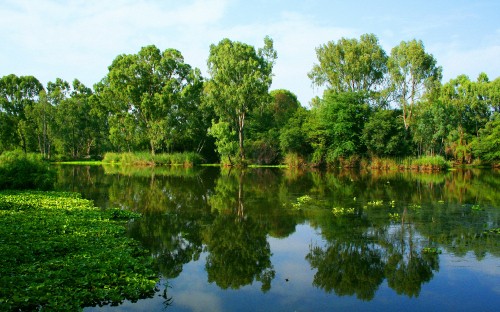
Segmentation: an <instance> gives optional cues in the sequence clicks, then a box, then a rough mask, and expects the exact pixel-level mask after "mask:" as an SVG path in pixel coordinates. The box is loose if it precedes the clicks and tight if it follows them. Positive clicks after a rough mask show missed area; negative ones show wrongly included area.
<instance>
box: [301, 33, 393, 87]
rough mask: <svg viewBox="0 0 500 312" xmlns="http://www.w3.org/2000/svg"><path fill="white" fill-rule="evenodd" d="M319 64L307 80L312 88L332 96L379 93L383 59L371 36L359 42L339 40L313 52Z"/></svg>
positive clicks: (374, 37) (384, 59)
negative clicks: (346, 93) (332, 93)
mask: <svg viewBox="0 0 500 312" xmlns="http://www.w3.org/2000/svg"><path fill="white" fill-rule="evenodd" d="M316 56H317V58H318V61H319V63H318V64H315V65H314V66H313V69H312V70H311V71H310V72H309V74H308V76H309V78H310V79H311V80H312V81H313V84H314V85H317V86H326V87H327V88H328V89H331V90H333V91H336V92H360V91H362V92H369V93H374V92H378V91H380V90H381V89H382V86H383V83H384V76H385V73H386V72H387V55H386V53H385V51H384V49H382V47H381V46H380V44H379V42H378V39H377V37H376V36H375V35H374V34H364V35H361V37H360V39H359V40H357V39H347V38H342V39H340V40H339V41H337V43H335V42H333V41H330V42H328V43H326V44H324V45H321V46H319V47H318V48H316Z"/></svg>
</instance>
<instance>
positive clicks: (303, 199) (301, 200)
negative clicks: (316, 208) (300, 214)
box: [292, 195, 312, 209]
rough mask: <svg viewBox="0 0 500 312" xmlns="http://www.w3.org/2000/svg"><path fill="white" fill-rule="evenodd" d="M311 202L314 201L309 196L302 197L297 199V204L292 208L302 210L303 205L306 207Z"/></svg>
mask: <svg viewBox="0 0 500 312" xmlns="http://www.w3.org/2000/svg"><path fill="white" fill-rule="evenodd" d="M311 201H312V198H311V196H309V195H304V196H300V197H299V198H297V202H295V203H293V204H292V207H293V208H296V209H300V208H301V207H302V206H303V205H305V204H307V203H309V202H311Z"/></svg>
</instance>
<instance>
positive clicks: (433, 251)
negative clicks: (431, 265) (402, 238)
mask: <svg viewBox="0 0 500 312" xmlns="http://www.w3.org/2000/svg"><path fill="white" fill-rule="evenodd" d="M422 252H423V253H426V254H434V255H437V254H441V253H442V251H441V250H440V249H438V248H436V247H424V248H422Z"/></svg>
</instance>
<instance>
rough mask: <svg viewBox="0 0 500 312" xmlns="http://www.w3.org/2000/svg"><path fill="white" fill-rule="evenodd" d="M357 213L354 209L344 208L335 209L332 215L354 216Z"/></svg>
mask: <svg viewBox="0 0 500 312" xmlns="http://www.w3.org/2000/svg"><path fill="white" fill-rule="evenodd" d="M354 212H355V209H354V208H343V207H333V209H332V213H333V214H334V215H335V216H337V217H340V216H345V215H353V214H354Z"/></svg>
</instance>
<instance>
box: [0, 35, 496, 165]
mask: <svg viewBox="0 0 500 312" xmlns="http://www.w3.org/2000/svg"><path fill="white" fill-rule="evenodd" d="M316 55H317V63H316V64H314V65H313V67H312V69H311V71H310V72H309V73H308V76H309V78H310V79H311V80H312V82H313V84H314V85H315V86H319V87H325V88H326V90H325V92H324V94H323V96H322V97H321V98H320V97H315V98H313V99H311V100H310V103H309V104H310V105H309V107H308V108H306V107H302V106H301V104H300V103H299V101H298V99H297V96H296V95H295V94H294V93H293V92H291V91H289V90H286V89H278V90H273V91H271V92H269V88H270V86H271V83H272V77H273V73H272V71H273V67H274V65H275V62H276V59H277V54H276V51H275V50H274V44H273V41H272V39H270V38H269V37H266V38H265V39H264V46H263V47H262V48H260V49H255V48H254V47H253V46H251V45H248V44H245V43H241V42H237V41H231V40H230V39H223V40H222V41H220V42H219V43H218V44H212V45H211V46H210V53H209V56H208V60H207V64H208V73H209V75H210V77H209V78H207V79H206V80H205V79H204V78H203V77H202V75H201V72H200V70H199V69H197V68H192V67H191V66H190V65H189V64H187V63H185V61H184V57H183V56H182V54H181V52H180V51H178V50H175V49H166V50H164V51H160V50H159V49H158V48H157V47H156V46H154V45H150V46H145V47H143V48H141V49H140V50H139V51H138V52H137V53H135V54H121V55H118V56H117V57H116V58H115V59H114V60H113V61H112V63H111V65H110V66H109V68H108V70H109V71H108V73H107V75H106V76H105V77H104V78H103V79H102V80H101V81H99V82H98V83H96V84H95V85H94V86H93V89H91V88H89V87H86V86H85V85H84V84H82V83H81V82H80V81H79V80H78V79H74V80H73V82H72V83H69V82H67V81H65V80H63V79H61V78H56V79H55V81H49V82H48V83H47V86H46V88H45V89H44V87H43V86H42V85H41V83H40V82H39V81H38V80H37V79H36V78H35V77H33V76H19V77H18V76H16V75H14V74H11V75H7V76H4V77H2V78H0V153H1V152H4V151H12V150H16V149H21V150H23V151H24V152H26V153H29V152H33V153H39V154H40V155H42V157H43V158H44V159H48V160H57V161H66V160H100V159H102V157H103V155H104V154H105V153H107V152H119V153H133V154H136V153H140V151H146V150H149V152H150V154H152V155H154V154H156V153H160V154H161V153H168V154H169V155H173V156H162V157H163V159H161V158H162V157H160V159H157V160H154V161H153V160H152V159H150V158H149V157H148V156H146V155H141V156H140V157H139V159H138V160H137V159H136V160H134V157H135V156H134V157H133V158H132V159H130V160H128V161H124V162H136V163H137V164H141V165H151V164H153V163H156V164H160V163H161V164H178V163H186V164H195V163H196V162H198V161H199V160H198V157H197V156H195V159H194V160H191V157H189V159H188V160H187V161H186V160H185V159H183V157H184V156H179V155H178V154H176V153H193V154H192V155H202V157H203V158H204V159H205V160H206V161H208V162H217V161H220V162H222V163H224V164H226V165H237V166H246V165H248V164H251V163H255V164H259V165H273V164H278V163H282V162H283V161H286V162H291V159H290V157H291V156H292V155H297V157H298V158H295V160H300V161H299V162H302V160H304V161H307V162H309V163H310V164H311V165H313V166H323V165H329V166H334V167H338V166H358V165H361V166H362V167H367V163H368V161H367V159H368V158H365V157H369V158H371V159H372V161H371V163H372V164H371V166H372V167H375V168H382V167H385V168H387V167H394V166H393V165H394V164H393V163H394V161H396V162H398V164H397V166H398V167H399V168H409V167H411V163H410V162H411V158H405V159H404V161H403V162H401V161H400V159H401V157H420V156H423V155H430V156H436V155H440V156H443V157H445V158H446V159H447V160H450V161H452V162H453V163H454V164H456V165H461V164H468V165H470V164H472V165H477V164H480V163H483V164H492V165H494V166H497V165H498V164H499V162H500V156H498V153H499V152H498V151H499V149H498V144H497V143H498V140H497V138H498V137H499V135H498V131H497V128H498V123H499V122H498V117H497V116H498V113H499V112H500V104H499V103H500V92H499V90H500V78H498V77H497V78H496V79H494V80H491V81H490V79H489V78H488V76H487V75H486V74H485V73H480V74H479V76H478V77H477V79H476V80H475V81H473V80H471V79H469V77H467V76H466V75H458V76H457V77H456V78H454V79H450V81H448V82H447V83H444V84H442V83H441V78H442V77H441V76H442V69H441V67H439V66H438V65H437V60H436V59H435V58H434V56H433V55H432V54H430V53H428V51H426V50H425V47H424V44H423V42H422V41H420V40H411V41H402V42H401V43H400V44H399V45H398V46H396V47H394V48H393V49H392V50H391V53H390V56H388V55H387V53H386V52H385V51H384V50H383V48H382V47H381V45H380V43H379V41H378V39H377V37H376V36H375V35H374V34H363V35H361V36H360V37H359V38H341V39H340V40H338V41H336V42H334V41H329V42H327V43H326V44H323V45H320V46H318V47H317V48H316ZM395 107H397V109H395ZM400 118H401V119H402V120H400ZM130 155H132V154H130ZM287 155H288V156H287ZM107 157H108V158H109V157H110V156H109V155H108V156H107ZM127 157H128V156H127ZM287 157H288V159H286V158H287ZM294 157H295V156H294ZM120 158H121V156H120ZM125 158H126V157H125ZM381 160H382V161H381ZM386 160H390V161H389V162H386V163H384V161H386ZM115 162H116V161H115ZM292 162H294V163H296V164H297V163H298V162H297V161H292Z"/></svg>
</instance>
